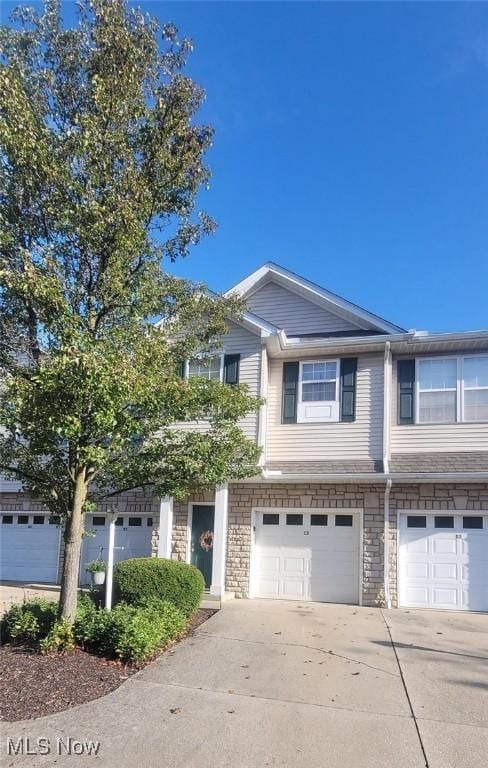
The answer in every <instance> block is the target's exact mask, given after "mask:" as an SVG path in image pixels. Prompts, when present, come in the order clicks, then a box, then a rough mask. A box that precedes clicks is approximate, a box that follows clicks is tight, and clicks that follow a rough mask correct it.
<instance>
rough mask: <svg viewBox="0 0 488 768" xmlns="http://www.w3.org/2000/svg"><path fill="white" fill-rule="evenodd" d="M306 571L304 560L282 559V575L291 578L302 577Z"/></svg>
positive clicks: (299, 558) (301, 558)
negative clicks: (297, 575)
mask: <svg viewBox="0 0 488 768" xmlns="http://www.w3.org/2000/svg"><path fill="white" fill-rule="evenodd" d="M305 571H306V560H305V558H303V557H284V558H283V573H284V574H285V576H293V575H295V574H299V575H300V576H302V577H303V576H304V575H305Z"/></svg>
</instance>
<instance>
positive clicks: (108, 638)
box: [73, 597, 186, 663]
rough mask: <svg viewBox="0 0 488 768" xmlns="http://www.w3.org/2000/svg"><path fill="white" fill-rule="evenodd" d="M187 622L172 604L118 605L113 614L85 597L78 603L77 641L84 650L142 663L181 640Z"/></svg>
mask: <svg viewBox="0 0 488 768" xmlns="http://www.w3.org/2000/svg"><path fill="white" fill-rule="evenodd" d="M185 626H186V618H185V616H184V615H183V613H182V612H181V611H179V610H178V609H177V608H175V607H174V605H172V604H171V603H165V602H163V601H161V600H149V601H146V602H145V603H144V604H143V605H138V606H136V605H128V604H127V603H118V604H117V605H116V606H115V608H113V610H112V611H111V612H108V611H106V610H105V609H104V608H97V607H96V605H95V604H94V603H93V602H92V600H91V599H90V598H88V597H84V598H83V599H81V600H80V601H79V603H78V610H77V614H76V621H75V623H74V625H73V637H74V639H75V640H76V643H77V644H78V645H80V646H82V647H84V648H87V649H90V650H92V651H96V652H98V653H102V654H106V655H107V656H117V657H118V658H120V659H122V660H123V661H127V662H135V663H140V662H142V661H144V660H145V659H147V658H148V657H149V656H151V655H152V654H153V653H154V652H155V651H157V650H159V649H162V648H164V646H166V645H167V644H168V643H169V642H170V641H171V640H173V639H175V638H176V637H178V635H179V634H181V632H182V631H183V630H184V628H185Z"/></svg>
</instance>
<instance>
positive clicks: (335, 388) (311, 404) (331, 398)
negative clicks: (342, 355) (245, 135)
mask: <svg viewBox="0 0 488 768" xmlns="http://www.w3.org/2000/svg"><path fill="white" fill-rule="evenodd" d="M297 421H299V422H306V421H315V422H323V421H339V361H338V360H314V361H313V362H312V361H310V362H304V363H301V364H300V385H299V399H298V407H297Z"/></svg>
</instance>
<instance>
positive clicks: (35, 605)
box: [0, 598, 58, 643]
mask: <svg viewBox="0 0 488 768" xmlns="http://www.w3.org/2000/svg"><path fill="white" fill-rule="evenodd" d="M57 612H58V605H57V603H53V602H52V601H50V600H45V599H43V598H36V599H34V600H30V601H29V602H26V603H22V605H12V606H11V608H10V609H9V610H8V611H7V613H6V614H5V615H4V617H3V619H2V623H1V630H0V631H1V637H2V642H6V641H7V640H13V641H14V642H16V643H30V642H33V641H34V640H42V639H43V638H45V637H46V636H47V635H48V634H49V632H50V631H51V629H52V627H53V626H54V624H55V622H56V616H57Z"/></svg>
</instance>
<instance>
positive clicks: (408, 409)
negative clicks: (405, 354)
mask: <svg viewBox="0 0 488 768" xmlns="http://www.w3.org/2000/svg"><path fill="white" fill-rule="evenodd" d="M397 370H398V423H399V424H413V423H414V421H415V419H414V412H415V411H414V406H415V402H414V399H415V360H399V361H398V363H397Z"/></svg>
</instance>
